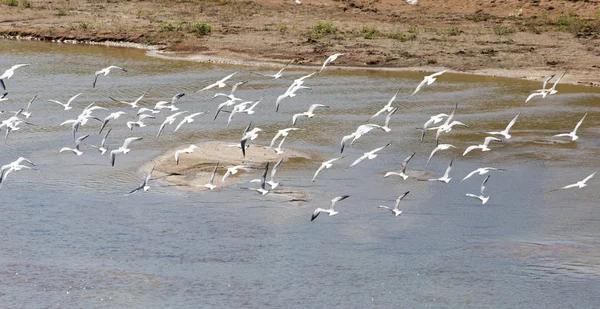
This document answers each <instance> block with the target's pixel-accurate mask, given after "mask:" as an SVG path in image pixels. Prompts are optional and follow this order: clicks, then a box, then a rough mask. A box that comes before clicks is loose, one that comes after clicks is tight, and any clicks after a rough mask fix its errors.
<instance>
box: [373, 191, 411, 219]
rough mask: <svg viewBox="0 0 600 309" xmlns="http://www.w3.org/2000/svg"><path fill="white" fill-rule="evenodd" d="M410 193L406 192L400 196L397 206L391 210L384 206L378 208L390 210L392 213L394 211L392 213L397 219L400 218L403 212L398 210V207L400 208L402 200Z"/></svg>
mask: <svg viewBox="0 0 600 309" xmlns="http://www.w3.org/2000/svg"><path fill="white" fill-rule="evenodd" d="M408 193H410V191H406V192H404V194H402V195H400V196H398V198H397V199H396V205H394V208H391V207H388V206H383V205H380V206H379V207H377V208H384V209H387V210H390V211H392V213H394V215H395V216H396V217H398V216H399V215H401V214H402V210H399V209H398V206H400V201H401V200H402V199H403V198H404V197H405V196H407V195H408Z"/></svg>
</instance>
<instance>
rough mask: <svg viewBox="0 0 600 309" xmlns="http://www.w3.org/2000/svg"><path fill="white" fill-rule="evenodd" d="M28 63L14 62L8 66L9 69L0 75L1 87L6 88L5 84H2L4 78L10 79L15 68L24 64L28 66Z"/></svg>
mask: <svg viewBox="0 0 600 309" xmlns="http://www.w3.org/2000/svg"><path fill="white" fill-rule="evenodd" d="M28 65H29V63H24V64H16V65H13V66H12V67H10V69H8V70H6V71H4V73H3V74H2V75H0V85H2V89H4V90H6V85H5V84H4V80H5V79H10V78H11V77H12V76H13V75H14V74H15V70H16V69H18V68H21V67H24V66H28Z"/></svg>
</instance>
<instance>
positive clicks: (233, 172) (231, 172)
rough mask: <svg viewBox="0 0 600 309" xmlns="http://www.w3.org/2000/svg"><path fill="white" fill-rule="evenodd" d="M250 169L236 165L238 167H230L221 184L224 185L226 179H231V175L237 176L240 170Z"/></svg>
mask: <svg viewBox="0 0 600 309" xmlns="http://www.w3.org/2000/svg"><path fill="white" fill-rule="evenodd" d="M248 168H249V167H247V166H244V165H236V166H232V167H228V168H227V172H226V173H225V175H223V178H222V179H221V183H224V182H225V179H227V178H228V177H229V175H235V174H237V172H238V171H239V170H247V169H248Z"/></svg>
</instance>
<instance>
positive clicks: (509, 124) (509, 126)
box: [504, 112, 521, 133]
mask: <svg viewBox="0 0 600 309" xmlns="http://www.w3.org/2000/svg"><path fill="white" fill-rule="evenodd" d="M519 115H521V112H519V113H518V114H517V115H516V116H515V118H513V119H512V120H511V121H510V122H509V123H508V125H507V126H506V129H504V131H505V132H506V133H508V130H510V129H511V128H512V126H514V125H515V122H517V118H519Z"/></svg>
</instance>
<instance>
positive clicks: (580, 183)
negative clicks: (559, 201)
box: [561, 172, 597, 189]
mask: <svg viewBox="0 0 600 309" xmlns="http://www.w3.org/2000/svg"><path fill="white" fill-rule="evenodd" d="M596 173H597V172H594V173H592V174H591V175H589V176H587V177H585V178H584V179H583V180H581V181H578V182H576V183H574V184H571V185H566V186H564V187H562V188H561V189H571V188H579V189H581V188H584V187H587V183H586V182H587V181H588V180H590V179H592V177H594V175H596Z"/></svg>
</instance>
